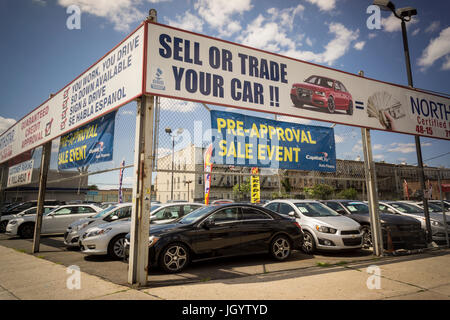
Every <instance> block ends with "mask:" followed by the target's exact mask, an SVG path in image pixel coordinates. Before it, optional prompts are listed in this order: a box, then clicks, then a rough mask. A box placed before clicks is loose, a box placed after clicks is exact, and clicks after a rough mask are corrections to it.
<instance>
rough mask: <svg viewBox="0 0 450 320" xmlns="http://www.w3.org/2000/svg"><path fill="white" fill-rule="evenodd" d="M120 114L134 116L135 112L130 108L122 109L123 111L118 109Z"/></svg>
mask: <svg viewBox="0 0 450 320" xmlns="http://www.w3.org/2000/svg"><path fill="white" fill-rule="evenodd" d="M120 114H121V115H124V116H135V115H136V113H135V112H134V111H132V110H123V111H120Z"/></svg>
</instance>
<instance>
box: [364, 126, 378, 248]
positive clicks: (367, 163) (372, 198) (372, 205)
mask: <svg viewBox="0 0 450 320" xmlns="http://www.w3.org/2000/svg"><path fill="white" fill-rule="evenodd" d="M361 135H362V144H363V153H364V171H365V175H366V184H367V198H368V201H369V211H370V228H371V232H372V244H373V252H374V254H375V255H376V256H382V255H383V237H382V233H381V225H380V216H379V213H378V211H379V207H378V190H377V182H376V181H377V180H376V179H377V176H376V171H375V163H374V162H373V158H372V145H371V141H370V130H369V129H367V128H361Z"/></svg>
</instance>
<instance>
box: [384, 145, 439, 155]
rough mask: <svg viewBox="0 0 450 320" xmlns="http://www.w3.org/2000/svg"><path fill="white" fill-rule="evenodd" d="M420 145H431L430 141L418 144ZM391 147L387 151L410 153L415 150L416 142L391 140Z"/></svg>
mask: <svg viewBox="0 0 450 320" xmlns="http://www.w3.org/2000/svg"><path fill="white" fill-rule="evenodd" d="M420 145H421V146H422V147H429V146H431V145H432V143H431V142H424V143H421V144H420ZM390 146H391V147H393V148H390V149H388V150H387V151H389V152H400V153H412V152H416V144H415V143H400V142H393V143H391V144H390Z"/></svg>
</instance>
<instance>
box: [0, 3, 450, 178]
mask: <svg viewBox="0 0 450 320" xmlns="http://www.w3.org/2000/svg"><path fill="white" fill-rule="evenodd" d="M393 2H394V3H395V4H396V6H397V7H404V6H412V7H415V8H417V10H418V15H417V17H415V18H414V19H413V20H412V21H411V22H409V23H408V36H409V45H410V54H411V60H412V69H413V79H414V85H415V86H416V87H418V88H424V89H428V90H433V91H437V92H442V93H446V94H449V93H450V90H449V89H450V85H449V82H448V80H449V79H450V23H449V19H448V13H449V12H450V2H448V1H419V0H408V1H404V0H395V1H393ZM371 3H372V1H363V0H295V1H294V0H281V1H266V0H258V1H256V0H216V1H213V0H108V1H107V0H19V1H17V0H3V1H1V2H0V30H1V31H0V32H1V39H2V43H3V45H2V50H0V61H2V72H1V73H0V88H1V89H0V90H1V91H0V93H1V97H2V99H1V100H0V131H3V130H4V129H6V128H7V127H9V126H11V125H12V124H13V123H14V121H16V120H18V119H20V118H22V117H23V116H24V115H25V114H27V113H28V112H29V111H31V110H32V109H33V108H35V107H37V106H38V105H39V104H40V103H42V102H43V101H44V100H45V99H46V98H47V97H48V95H49V94H50V93H51V92H56V91H58V90H59V89H61V88H62V87H63V86H64V85H66V84H67V83H68V82H70V81H71V80H72V79H74V78H75V77H76V76H78V75H79V74H80V73H81V72H83V71H84V70H85V69H86V68H87V67H88V66H90V65H91V64H93V63H94V62H95V61H96V60H97V59H99V58H100V57H102V56H103V55H104V54H105V53H106V52H107V51H109V50H110V49H111V48H112V47H114V46H115V45H116V44H117V43H118V42H120V41H121V40H122V39H123V38H124V37H125V36H126V35H127V34H128V33H129V32H130V31H132V30H133V29H134V28H136V27H137V26H138V25H139V23H140V22H141V21H142V20H143V19H144V18H145V16H146V15H147V12H148V9H150V8H155V9H157V11H158V22H160V23H163V24H169V25H172V26H176V27H179V28H183V29H187V30H190V31H195V32H199V33H202V34H206V35H209V36H213V37H218V38H222V39H225V40H229V41H233V42H237V43H242V44H245V45H248V46H251V47H256V48H260V49H263V50H267V51H271V52H276V53H280V54H282V55H286V56H291V57H294V58H298V59H302V60H305V61H310V62H314V63H318V64H321V65H326V66H330V67H333V68H336V69H340V70H343V71H347V72H351V73H357V72H358V71H359V70H364V72H365V75H366V76H367V77H370V78H375V79H379V80H383V81H388V82H393V83H398V84H402V85H406V84H407V78H406V71H405V62H404V56H403V44H402V36H401V31H400V21H399V20H398V19H395V18H393V17H392V16H391V15H390V13H388V12H383V11H382V12H381V13H382V21H381V22H382V23H381V29H379V30H377V29H374V30H369V29H368V28H367V25H366V20H367V18H368V17H369V14H367V13H366V9H367V7H368V6H369V5H371ZM72 4H76V5H78V6H79V7H80V8H81V11H82V15H81V29H80V30H69V29H67V27H66V20H67V18H68V16H69V15H68V14H67V13H66V9H67V7H68V6H69V5H72ZM134 110H135V104H130V105H128V106H125V107H124V108H122V109H121V111H120V112H119V119H118V124H117V126H119V128H132V129H130V130H128V131H127V134H124V133H123V130H119V131H121V132H122V134H118V135H117V137H116V143H115V148H116V149H115V156H114V163H113V164H105V166H108V165H109V166H112V165H118V164H119V163H120V161H121V160H122V158H125V159H126V161H127V163H128V164H129V163H131V162H132V160H133V157H132V155H130V152H129V148H130V146H131V145H133V144H134V142H133V140H134V138H133V137H134V116H133V115H134ZM192 111H193V112H194V114H195V113H196V112H198V113H199V116H200V117H202V118H205V115H204V114H203V113H204V110H202V109H201V108H195V107H194V108H193V109H192ZM164 112H166V114H167V116H170V111H169V110H164ZM258 116H262V115H261V114H259V115H258ZM193 118H195V116H193ZM206 118H207V117H206ZM307 123H309V124H320V125H326V126H329V125H330V124H327V123H319V122H317V121H309V122H307ZM174 125H175V124H174ZM335 133H336V142H337V156H338V158H344V159H355V158H356V157H357V156H358V155H361V156H362V152H361V143H360V139H361V133H360V129H359V128H351V127H344V126H340V125H338V126H336V128H335ZM131 136H133V137H131ZM421 140H422V144H423V148H422V151H423V158H424V159H425V160H427V159H430V158H434V157H436V156H439V155H442V154H445V153H447V152H449V151H450V150H449V149H450V148H449V147H450V142H448V141H443V140H437V139H429V138H422V139H421ZM372 145H373V151H374V158H375V160H377V161H380V160H384V161H386V162H392V163H400V162H402V161H406V162H407V163H410V164H414V163H416V161H417V159H416V154H415V148H414V137H413V136H408V135H400V134H393V133H388V132H381V131H372ZM160 147H161V148H162V149H167V148H169V147H170V139H169V138H168V137H164V138H163V137H162V138H161V143H160ZM127 148H128V149H127ZM131 151H132V150H131ZM425 163H426V164H428V165H430V166H445V167H450V154H447V155H445V156H442V157H438V158H436V159H434V160H427V161H425ZM115 176H116V175H114V178H112V176H111V179H112V180H116V178H115ZM102 178H103V177H102ZM93 181H95V179H94V180H93Z"/></svg>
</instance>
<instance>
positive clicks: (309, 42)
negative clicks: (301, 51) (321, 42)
mask: <svg viewBox="0 0 450 320" xmlns="http://www.w3.org/2000/svg"><path fill="white" fill-rule="evenodd" d="M305 41H306V44H307V45H308V46H310V47H312V45H313V43H312V40H311V39H310V38H309V37H307V38H306V40H305Z"/></svg>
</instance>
